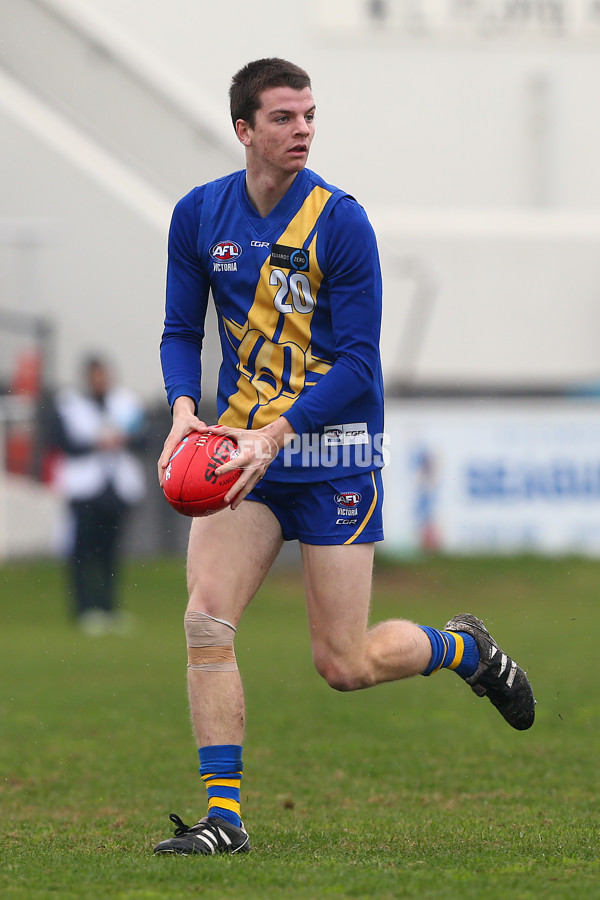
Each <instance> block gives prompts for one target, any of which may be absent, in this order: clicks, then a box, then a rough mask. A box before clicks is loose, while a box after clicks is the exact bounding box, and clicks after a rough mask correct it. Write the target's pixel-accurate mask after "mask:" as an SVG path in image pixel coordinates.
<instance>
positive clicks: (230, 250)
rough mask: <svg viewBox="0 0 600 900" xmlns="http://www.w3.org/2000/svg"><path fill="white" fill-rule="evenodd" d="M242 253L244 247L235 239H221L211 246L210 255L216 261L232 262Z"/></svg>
mask: <svg viewBox="0 0 600 900" xmlns="http://www.w3.org/2000/svg"><path fill="white" fill-rule="evenodd" d="M241 254H242V248H241V247H240V245H239V244H236V242H235V241H219V242H218V244H213V245H212V247H211V248H210V255H211V256H212V258H213V259H214V260H216V262H231V260H232V259H237V258H238V256H241Z"/></svg>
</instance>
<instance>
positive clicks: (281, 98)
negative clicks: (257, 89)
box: [238, 87, 315, 174]
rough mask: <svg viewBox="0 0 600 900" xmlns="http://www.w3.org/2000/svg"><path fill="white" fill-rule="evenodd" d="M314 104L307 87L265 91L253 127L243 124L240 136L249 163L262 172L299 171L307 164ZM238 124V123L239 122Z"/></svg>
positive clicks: (311, 136) (311, 135)
mask: <svg viewBox="0 0 600 900" xmlns="http://www.w3.org/2000/svg"><path fill="white" fill-rule="evenodd" d="M314 118H315V101H314V98H313V95H312V91H311V89H310V88H304V89H303V90H301V91H295V90H294V89H293V88H288V87H276V88H268V89H267V90H266V91H263V92H262V94H261V107H260V109H258V110H257V111H256V115H255V119H254V125H252V126H251V125H250V123H248V122H245V123H243V125H244V127H243V128H242V132H243V135H244V137H243V138H242V136H241V135H240V137H241V139H242V141H243V143H244V144H245V146H246V149H247V151H248V156H249V160H251V161H252V163H253V164H254V165H256V166H259V167H261V168H265V169H277V170H280V171H281V172H284V173H290V174H292V173H294V172H299V171H300V170H301V169H303V168H304V166H305V165H306V161H307V159H308V152H309V150H310V145H311V143H312V139H313V136H314V133H315V123H314ZM238 124H239V123H238Z"/></svg>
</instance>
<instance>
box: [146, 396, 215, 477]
mask: <svg viewBox="0 0 600 900" xmlns="http://www.w3.org/2000/svg"><path fill="white" fill-rule="evenodd" d="M194 410H195V404H194V401H193V400H192V398H191V397H178V398H177V400H176V401H175V403H174V404H173V425H172V427H171V430H170V432H169V434H168V435H167V439H166V441H165V443H164V445H163V450H162V453H161V454H160V457H159V460H158V483H159V484H160V486H161V487H162V485H163V481H164V477H165V469H166V468H167V466H168V465H169V460H170V459H171V456H172V455H173V451H174V450H175V447H176V446H177V444H179V443H180V441H182V440H183V439H184V437H185V436H186V435H188V434H190V433H191V432H192V431H208V425H206V423H205V422H202V421H201V420H200V419H199V418H198V416H197V415H196V413H195V411H194Z"/></svg>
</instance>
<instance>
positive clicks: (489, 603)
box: [0, 558, 600, 900]
mask: <svg viewBox="0 0 600 900" xmlns="http://www.w3.org/2000/svg"><path fill="white" fill-rule="evenodd" d="M339 589H340V590H343V591H348V592H350V591H351V590H352V585H343V586H340V587H339ZM124 595H125V605H126V606H127V608H128V609H129V610H130V611H131V612H132V613H133V614H134V615H135V618H136V623H137V626H136V629H135V631H134V632H133V633H132V634H131V635H130V636H128V637H118V636H109V637H103V638H89V637H88V638H86V637H84V636H82V635H80V634H79V633H78V632H76V631H75V630H74V629H73V628H72V626H71V625H70V624H69V622H68V620H67V618H66V610H65V603H64V598H63V584H62V572H61V570H60V567H58V566H57V565H56V564H55V563H52V562H50V563H35V564H19V565H10V566H5V567H4V568H0V623H1V624H0V629H1V631H0V641H1V646H2V652H1V654H0V667H1V671H2V692H1V698H0V729H1V731H0V806H1V811H2V820H1V821H2V826H1V830H2V834H1V850H0V853H1V857H0V858H1V864H0V896H2V897H3V898H6V900H17V898H19V900H21V898H23V900H42V898H43V900H62V898H82V897H83V898H88V897H90V898H96V897H97V898H122V900H157V898H163V897H164V898H169V900H179V898H181V900H183V898H186V900H188V898H190V897H196V896H197V897H202V898H206V900H213V898H215V900H216V898H234V897H235V898H240V900H248V898H250V900H254V898H256V900H265V898H285V900H295V898H314V900H317V898H327V897H332V898H367V897H368V898H377V900H387V898H415V900H417V898H419V900H421V898H435V900H455V898H460V900H471V898H476V897H477V898H479V897H482V896H487V897H490V896H495V897H509V896H510V897H511V900H529V898H535V900H538V898H552V900H554V898H569V900H571V898H572V900H587V898H590V900H591V898H594V900H597V898H598V897H600V863H599V844H598V833H599V828H598V822H599V811H600V810H599V806H600V804H599V801H598V787H599V780H600V779H599V758H600V748H599V737H600V690H599V687H598V671H597V669H598V667H597V658H598V653H597V646H598V633H599V631H600V565H599V564H598V563H595V562H593V561H590V560H581V559H568V560H560V561H555V560H534V559H529V558H519V559H496V560H489V559H477V560H460V559H432V560H427V561H422V562H418V563H416V562H415V563H411V564H410V565H401V566H391V565H389V564H383V563H380V564H379V566H378V568H377V573H376V585H375V595H374V602H373V618H374V619H379V618H382V617H389V616H398V615H402V616H408V617H411V618H414V619H416V620H418V621H421V622H424V623H429V624H433V625H443V623H444V622H445V621H446V619H447V618H448V617H449V616H450V615H452V614H454V613H456V612H461V611H473V612H477V613H478V614H479V615H481V616H482V617H483V618H484V619H485V620H486V622H487V623H489V624H491V625H492V626H493V631H494V634H495V636H497V638H498V639H499V640H500V642H501V643H502V645H504V646H505V648H506V649H508V650H509V652H511V653H513V654H514V655H515V656H516V658H517V659H518V660H519V661H520V662H522V664H523V665H524V666H525V667H526V668H527V669H528V672H529V675H530V677H531V679H532V682H533V684H534V688H535V691H536V695H537V698H538V708H537V721H536V724H535V726H534V728H533V729H532V730H531V731H529V732H525V733H518V732H515V731H513V730H512V729H510V728H509V727H508V726H507V725H505V724H504V722H503V720H502V719H501V718H500V717H499V716H498V714H497V712H496V711H495V710H494V709H493V708H492V707H491V705H490V704H489V703H488V701H487V700H480V699H478V698H476V697H475V695H474V694H472V693H471V691H469V690H468V688H466V687H465V686H464V685H463V684H462V683H461V681H460V679H459V678H458V677H456V676H455V675H453V674H451V673H448V672H442V673H440V674H438V675H436V676H434V677H432V678H429V679H425V678H416V679H413V680H412V681H409V682H404V683H401V684H394V685H385V686H382V687H379V688H376V689H374V690H372V691H367V692H363V693H357V694H337V693H335V692H333V691H331V690H330V689H329V688H328V687H327V686H326V685H325V684H324V683H323V682H322V681H321V680H320V679H319V677H318V676H317V674H316V673H315V672H314V670H313V669H312V664H311V660H310V651H309V646H308V638H307V632H306V623H305V617H304V609H303V602H302V593H301V585H300V577H299V575H298V573H297V572H296V571H295V570H291V571H287V570H278V571H277V572H275V573H274V574H273V576H272V577H271V578H270V580H269V581H268V583H267V585H266V586H265V587H264V588H263V590H262V591H261V592H260V594H259V595H258V597H257V598H256V600H255V602H254V604H253V605H252V607H251V608H250V610H249V611H248V613H247V616H246V619H245V622H244V624H243V627H242V628H241V629H240V632H239V634H238V639H237V642H236V648H237V655H238V659H239V661H240V666H241V668H242V671H243V675H244V681H245V685H246V689H247V694H248V710H249V716H248V719H249V723H248V731H247V740H246V747H245V773H246V774H245V778H244V781H243V809H244V816H245V821H246V825H247V827H248V829H249V831H250V836H251V839H252V843H253V845H254V848H255V849H254V852H253V853H251V854H250V855H248V856H244V857H239V858H238V857H233V858H231V857H219V858H210V859H209V858H204V857H194V858H188V857H173V858H158V857H153V856H152V852H151V851H152V846H153V844H154V843H155V842H156V841H158V840H162V839H163V838H164V837H167V836H169V835H170V834H171V829H172V826H171V824H170V822H169V821H168V815H169V813H170V812H177V813H178V814H179V815H180V816H181V817H182V818H183V819H184V821H195V819H196V817H198V816H199V815H202V814H203V809H204V796H203V792H204V787H203V786H202V784H201V782H200V779H199V776H198V774H197V755H196V751H195V748H194V745H193V741H192V738H191V732H190V727H189V723H188V715H187V708H186V698H185V687H184V685H185V650H184V646H183V640H182V624H181V622H182V614H183V608H184V605H185V597H184V582H183V567H182V563H181V560H168V559H167V560H152V561H146V562H145V563H135V564H133V563H132V564H130V565H129V566H128V567H127V571H126V577H125V585H124Z"/></svg>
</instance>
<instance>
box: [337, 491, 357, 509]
mask: <svg viewBox="0 0 600 900" xmlns="http://www.w3.org/2000/svg"><path fill="white" fill-rule="evenodd" d="M361 500H362V496H361V495H360V494H359V493H357V492H356V491H343V492H342V493H341V494H336V495H335V502H336V503H337V505H338V506H347V507H350V506H358V504H359V503H360V501H361Z"/></svg>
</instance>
